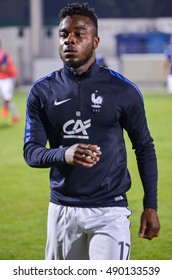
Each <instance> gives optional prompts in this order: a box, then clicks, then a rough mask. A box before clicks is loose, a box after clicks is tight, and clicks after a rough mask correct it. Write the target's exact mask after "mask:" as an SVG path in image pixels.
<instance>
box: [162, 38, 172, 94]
mask: <svg viewBox="0 0 172 280" xmlns="http://www.w3.org/2000/svg"><path fill="white" fill-rule="evenodd" d="M164 72H165V76H166V77H167V92H168V93H172V35H171V36H170V43H169V45H168V46H167V48H166V49H165V60H164Z"/></svg>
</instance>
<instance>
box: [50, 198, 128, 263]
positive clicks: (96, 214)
mask: <svg viewBox="0 0 172 280" xmlns="http://www.w3.org/2000/svg"><path fill="white" fill-rule="evenodd" d="M130 215H131V211H130V210H129V208H126V207H101V208H79V207H68V206H62V205H56V204H53V203H50V204H49V210H48V221H47V244H46V252H45V259H46V260H65V259H66V260H127V259H129V257H130V246H131V236H130V221H129V219H128V217H129V216H130Z"/></svg>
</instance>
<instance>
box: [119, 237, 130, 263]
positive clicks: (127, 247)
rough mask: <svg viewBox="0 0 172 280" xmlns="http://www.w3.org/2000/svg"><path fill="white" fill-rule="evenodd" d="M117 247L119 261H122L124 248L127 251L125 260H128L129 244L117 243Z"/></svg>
mask: <svg viewBox="0 0 172 280" xmlns="http://www.w3.org/2000/svg"><path fill="white" fill-rule="evenodd" d="M119 246H120V260H123V259H124V249H125V248H126V250H127V257H126V260H128V259H129V255H130V244H128V243H125V242H123V241H122V242H119Z"/></svg>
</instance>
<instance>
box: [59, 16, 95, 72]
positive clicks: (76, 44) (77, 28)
mask: <svg viewBox="0 0 172 280" xmlns="http://www.w3.org/2000/svg"><path fill="white" fill-rule="evenodd" d="M98 43H99V38H98V37H97V36H96V30H95V26H94V24H93V23H92V21H91V20H90V18H88V17H85V16H80V15H73V16H67V17H66V18H64V19H63V20H62V21H61V23H60V26H59V54H60V57H61V59H62V60H63V62H64V64H65V65H67V66H68V67H71V68H73V69H75V70H76V72H79V70H81V69H82V70H81V72H82V71H84V70H86V68H89V66H90V65H91V64H92V62H93V61H94V59H95V49H96V48H97V46H98ZM77 70H78V71H77Z"/></svg>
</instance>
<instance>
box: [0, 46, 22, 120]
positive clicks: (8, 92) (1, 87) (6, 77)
mask: <svg viewBox="0 0 172 280" xmlns="http://www.w3.org/2000/svg"><path fill="white" fill-rule="evenodd" d="M17 75H18V72H17V69H16V67H15V66H14V63H13V61H12V59H11V57H10V56H9V54H8V53H7V52H6V51H5V50H3V49H2V48H1V41H0V97H1V98H2V101H3V108H2V112H1V117H2V118H6V117H7V116H8V113H9V111H10V112H11V114H12V119H11V123H12V124H15V123H17V122H19V121H20V117H19V113H18V111H17V108H16V106H15V104H14V102H13V101H12V99H13V92H14V79H15V78H16V77H17Z"/></svg>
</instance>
